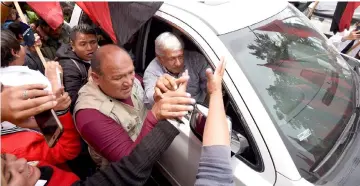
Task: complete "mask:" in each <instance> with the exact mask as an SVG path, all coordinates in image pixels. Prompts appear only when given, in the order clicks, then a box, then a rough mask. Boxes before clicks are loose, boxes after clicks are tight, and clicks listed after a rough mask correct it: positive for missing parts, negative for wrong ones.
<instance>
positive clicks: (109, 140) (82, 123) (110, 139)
mask: <svg viewBox="0 0 360 186" xmlns="http://www.w3.org/2000/svg"><path fill="white" fill-rule="evenodd" d="M120 101H122V102H123V103H125V104H128V105H130V106H133V103H132V101H131V98H128V99H126V100H120ZM75 119H76V125H77V128H78V130H79V132H80V134H81V136H82V137H83V138H84V139H85V140H86V141H87V142H88V143H89V145H90V146H91V147H93V148H94V150H95V151H96V152H98V153H100V154H101V155H102V156H103V157H104V158H106V159H107V160H109V161H111V162H115V161H119V160H120V159H122V158H123V157H124V156H127V155H129V154H130V153H131V151H132V150H133V149H134V148H135V146H136V145H137V144H138V143H139V142H140V141H141V140H142V138H144V137H145V135H146V134H147V133H149V132H150V131H151V129H153V128H154V127H155V124H156V123H157V122H158V121H157V120H156V118H155V116H154V115H153V113H152V112H151V111H149V112H148V114H147V116H146V119H145V120H144V123H143V127H142V129H141V132H140V134H139V136H138V137H137V139H136V140H135V142H133V141H132V140H131V138H130V137H129V135H128V134H127V132H126V131H125V130H124V129H123V127H122V126H121V124H120V123H117V122H116V121H115V120H113V119H112V118H110V117H107V116H106V115H104V114H102V113H101V112H100V111H98V110H96V109H83V110H79V111H78V112H77V113H76V116H75Z"/></svg>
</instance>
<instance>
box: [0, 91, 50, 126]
mask: <svg viewBox="0 0 360 186" xmlns="http://www.w3.org/2000/svg"><path fill="white" fill-rule="evenodd" d="M44 88H46V85H41V84H34V85H22V86H16V87H4V89H3V90H2V92H1V121H9V122H11V123H13V124H15V125H18V124H20V123H22V122H24V121H25V120H27V119H28V118H29V117H31V116H35V115H37V114H39V113H41V112H43V111H45V110H49V109H52V108H53V107H55V105H57V102H56V100H55V95H53V94H52V93H51V92H49V91H46V90H44Z"/></svg>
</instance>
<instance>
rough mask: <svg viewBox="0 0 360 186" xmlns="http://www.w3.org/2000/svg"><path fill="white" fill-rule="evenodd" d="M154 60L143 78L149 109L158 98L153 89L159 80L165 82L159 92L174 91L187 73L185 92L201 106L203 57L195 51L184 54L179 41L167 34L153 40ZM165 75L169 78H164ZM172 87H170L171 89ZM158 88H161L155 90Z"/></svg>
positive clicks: (182, 46) (204, 79)
mask: <svg viewBox="0 0 360 186" xmlns="http://www.w3.org/2000/svg"><path fill="white" fill-rule="evenodd" d="M155 54H156V57H155V58H154V59H153V60H152V61H151V62H150V64H149V66H148V67H147V68H146V70H145V74H144V79H143V82H144V87H145V99H144V103H145V105H146V107H147V108H148V109H150V108H151V107H152V106H153V104H154V100H155V99H156V96H157V94H155V87H156V83H157V80H158V78H165V80H162V81H161V82H167V83H165V84H164V86H163V88H162V89H161V92H162V93H164V92H166V91H167V90H170V89H168V88H169V87H173V90H174V89H176V88H177V85H176V83H174V82H175V81H176V79H177V78H179V77H180V76H181V75H182V73H183V72H185V71H186V70H187V73H188V75H189V77H190V79H189V81H188V84H187V90H186V92H188V93H190V94H191V96H192V97H193V98H194V99H195V100H196V101H197V102H202V101H204V99H205V96H206V82H207V79H206V74H205V71H206V68H207V67H208V65H207V62H206V59H205V58H204V56H203V55H201V54H200V53H198V52H195V51H187V50H184V45H183V42H182V41H181V39H180V38H179V37H177V36H175V35H174V34H172V33H170V32H164V33H162V34H160V35H159V36H158V37H157V38H156V40H155ZM164 74H168V75H165V76H163V75H164ZM170 85H173V86H170ZM157 87H161V86H159V85H158V86H157Z"/></svg>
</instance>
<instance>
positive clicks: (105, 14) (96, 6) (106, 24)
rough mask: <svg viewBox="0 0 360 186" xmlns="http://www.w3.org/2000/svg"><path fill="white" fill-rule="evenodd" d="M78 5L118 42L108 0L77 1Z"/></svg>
mask: <svg viewBox="0 0 360 186" xmlns="http://www.w3.org/2000/svg"><path fill="white" fill-rule="evenodd" d="M76 4H77V5H79V7H80V8H81V9H82V10H83V11H84V12H85V13H86V14H87V15H88V16H89V17H90V19H91V20H92V21H93V22H94V23H95V24H98V25H100V27H101V28H102V29H103V30H104V31H105V32H106V33H107V34H108V35H109V36H110V38H111V40H113V41H114V42H115V43H116V36H115V32H114V29H113V26H112V22H111V16H110V10H109V6H108V2H90V1H88V2H76Z"/></svg>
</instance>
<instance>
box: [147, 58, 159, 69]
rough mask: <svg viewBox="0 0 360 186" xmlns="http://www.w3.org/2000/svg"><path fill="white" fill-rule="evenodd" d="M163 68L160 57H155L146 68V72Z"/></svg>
mask: <svg viewBox="0 0 360 186" xmlns="http://www.w3.org/2000/svg"><path fill="white" fill-rule="evenodd" d="M160 70H161V66H160V64H159V61H158V59H157V58H156V57H155V58H154V59H153V60H152V61H151V62H150V63H149V65H148V67H147V68H146V70H145V73H148V72H150V73H155V72H158V71H160Z"/></svg>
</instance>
